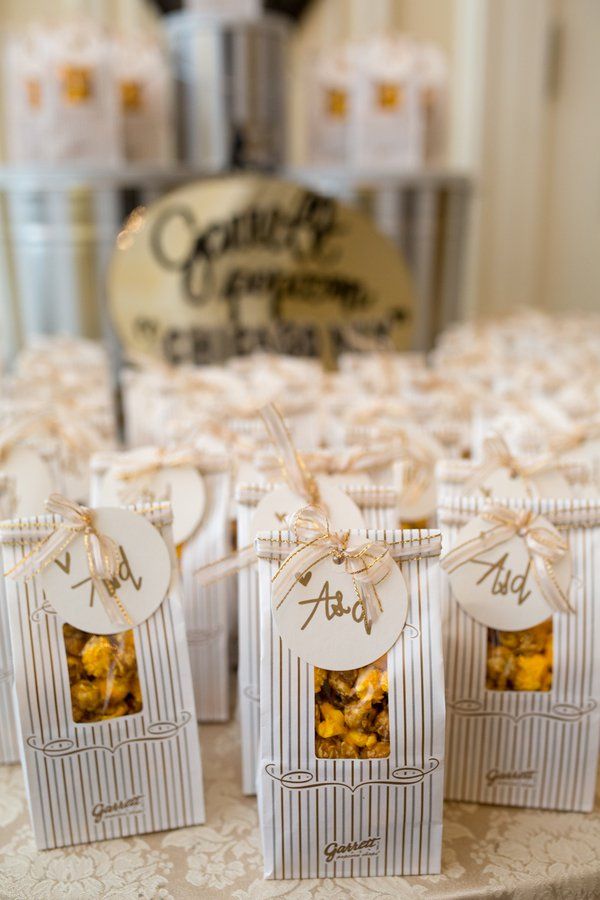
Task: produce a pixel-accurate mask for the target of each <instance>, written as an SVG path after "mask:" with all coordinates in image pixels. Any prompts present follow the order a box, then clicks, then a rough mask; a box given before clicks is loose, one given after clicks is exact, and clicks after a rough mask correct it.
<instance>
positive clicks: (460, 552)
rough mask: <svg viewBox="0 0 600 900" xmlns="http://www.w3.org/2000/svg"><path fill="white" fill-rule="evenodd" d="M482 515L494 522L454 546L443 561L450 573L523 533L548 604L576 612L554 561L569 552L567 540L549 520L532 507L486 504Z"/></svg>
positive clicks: (556, 610)
mask: <svg viewBox="0 0 600 900" xmlns="http://www.w3.org/2000/svg"><path fill="white" fill-rule="evenodd" d="M479 516H480V517H481V518H482V519H484V520H485V521H486V522H491V523H492V528H489V529H488V530H487V531H482V532H481V533H480V534H478V535H476V536H475V537H473V538H471V539H470V540H467V541H464V542H463V543H462V544H458V545H457V546H455V547H453V548H452V549H451V550H450V551H449V552H448V553H446V555H445V556H444V557H442V559H441V560H440V565H441V567H442V569H444V570H445V571H446V572H448V573H449V574H452V572H455V571H456V569H458V568H460V567H461V566H463V565H464V564H465V563H467V562H470V561H471V560H473V559H476V558H477V556H479V554H480V553H484V552H486V551H488V550H493V549H494V548H495V547H498V546H500V545H501V544H504V543H506V542H507V541H510V540H511V538H514V537H520V538H521V539H522V540H523V541H524V542H525V546H526V548H527V553H528V556H529V559H530V560H531V563H532V569H533V574H534V577H535V579H536V581H537V584H538V586H539V588H540V591H541V593H542V596H543V598H544V600H545V601H546V603H547V604H548V606H549V607H550V608H551V609H552V610H554V611H555V612H573V611H574V610H573V608H572V606H571V605H570V603H569V599H568V597H567V595H566V593H565V592H564V591H563V589H562V588H561V587H560V585H559V584H558V581H557V578H556V574H555V572H554V565H555V563H557V562H558V561H559V560H561V559H562V558H563V557H564V555H565V554H566V553H567V552H568V550H569V546H568V544H567V543H566V542H565V541H564V540H563V539H562V538H561V536H560V535H559V534H558V533H557V532H555V531H554V530H553V529H551V528H549V527H548V524H547V523H546V521H545V520H544V519H543V518H542V517H541V516H539V515H536V514H535V513H533V512H531V510H522V509H521V510H518V509H511V508H510V507H508V506H499V505H498V506H487V507H485V508H484V509H483V510H482V511H481V512H480V513H479Z"/></svg>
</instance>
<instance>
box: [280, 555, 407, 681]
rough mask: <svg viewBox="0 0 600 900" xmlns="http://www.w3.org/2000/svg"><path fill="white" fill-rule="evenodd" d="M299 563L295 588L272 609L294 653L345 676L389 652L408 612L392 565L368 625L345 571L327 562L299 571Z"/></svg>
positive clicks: (379, 587) (402, 585)
mask: <svg viewBox="0 0 600 900" xmlns="http://www.w3.org/2000/svg"><path fill="white" fill-rule="evenodd" d="M297 560H298V563H297V564H298V567H299V571H298V573H297V576H296V584H295V585H294V587H293V588H292V590H291V591H290V593H289V594H288V595H287V597H286V598H285V600H283V602H282V603H280V605H279V608H278V609H276V608H274V609H273V615H274V618H275V623H276V625H277V628H278V629H279V631H280V633H281V636H282V638H283V640H284V641H285V643H286V645H287V646H289V647H290V649H291V651H292V653H296V654H297V655H298V656H299V657H300V658H301V659H304V660H305V661H306V662H309V663H312V664H313V665H315V666H320V668H322V669H332V670H336V671H344V670H347V669H357V668H359V667H360V666H366V665H369V663H372V662H375V660H376V659H379V657H380V656H382V655H383V654H384V653H386V652H387V651H388V650H389V649H390V647H393V645H394V644H395V643H396V641H397V640H398V638H399V636H400V634H401V632H402V629H403V628H404V624H405V622H406V614H407V611H408V593H407V590H406V584H405V581H404V578H403V576H402V573H401V572H400V569H399V568H398V566H397V565H396V564H395V563H394V564H393V565H392V566H391V567H390V570H389V573H388V574H387V575H386V577H385V578H384V579H383V580H382V581H380V582H379V584H378V585H377V587H376V590H377V595H378V597H379V600H380V603H381V608H382V611H378V615H376V616H375V617H374V618H373V620H372V621H368V619H367V618H365V611H364V608H363V604H362V603H361V601H360V600H359V599H358V595H357V593H356V589H355V586H354V582H353V580H352V576H351V575H348V574H347V573H346V571H345V569H344V566H343V565H337V564H336V563H334V562H333V560H332V558H331V557H330V556H327V557H326V558H325V559H323V560H321V561H320V562H317V563H315V565H314V566H313V567H312V568H311V569H308V570H307V571H303V570H302V562H301V560H302V555H301V554H298V557H297ZM289 565H293V562H290V563H289Z"/></svg>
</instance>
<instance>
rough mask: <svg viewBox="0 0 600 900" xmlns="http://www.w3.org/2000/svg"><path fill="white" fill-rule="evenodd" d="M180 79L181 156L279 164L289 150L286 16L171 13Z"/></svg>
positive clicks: (210, 167) (216, 167)
mask: <svg viewBox="0 0 600 900" xmlns="http://www.w3.org/2000/svg"><path fill="white" fill-rule="evenodd" d="M166 21H167V29H168V33H169V39H170V44H171V51H172V57H173V66H174V70H175V78H176V83H177V119H178V122H177V134H178V156H179V159H180V160H182V161H184V162H186V163H188V164H191V165H194V166H198V167H200V168H202V169H204V170H205V171H207V172H216V171H223V170H228V169H231V168H256V169H261V170H267V171H268V170H272V169H275V168H277V167H279V166H281V165H282V163H283V159H284V151H285V120H286V116H285V78H286V71H287V70H286V49H287V48H286V44H287V35H288V27H287V23H286V21H285V20H284V19H282V18H280V17H279V16H276V15H265V16H263V17H261V18H260V19H256V20H246V21H231V20H229V21H228V20H227V19H225V18H219V17H217V16H209V15H203V14H201V13H190V12H183V13H174V14H173V15H170V16H167V17H166Z"/></svg>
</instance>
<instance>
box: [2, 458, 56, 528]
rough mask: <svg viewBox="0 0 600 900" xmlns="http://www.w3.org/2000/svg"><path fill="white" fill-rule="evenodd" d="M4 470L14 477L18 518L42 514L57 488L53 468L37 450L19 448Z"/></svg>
mask: <svg viewBox="0 0 600 900" xmlns="http://www.w3.org/2000/svg"><path fill="white" fill-rule="evenodd" d="M2 471H3V472H4V473H5V474H6V475H10V476H11V478H14V483H15V493H16V504H15V509H14V515H15V517H27V516H39V515H42V514H43V513H44V511H45V510H44V504H45V502H46V499H47V498H48V497H49V496H50V494H51V493H52V491H54V490H56V488H57V485H56V483H55V481H54V478H53V477H52V471H51V469H50V466H49V465H48V463H47V462H46V461H45V460H44V459H43V458H42V457H41V456H40V454H39V453H37V452H36V451H35V450H34V449H33V447H27V446H26V445H24V444H21V445H18V446H16V447H14V448H13V449H12V450H11V451H10V452H9V453H8V454H7V456H6V458H5V459H4V460H3V462H2Z"/></svg>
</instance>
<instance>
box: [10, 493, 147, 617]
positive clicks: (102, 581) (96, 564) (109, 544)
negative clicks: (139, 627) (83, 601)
mask: <svg viewBox="0 0 600 900" xmlns="http://www.w3.org/2000/svg"><path fill="white" fill-rule="evenodd" d="M46 509H47V511H48V512H49V513H52V514H53V515H57V516H61V517H62V519H63V521H62V522H61V523H60V525H59V526H58V527H57V528H56V529H55V531H53V532H52V534H51V535H50V536H49V537H47V538H46V540H44V541H42V543H41V544H39V545H38V546H37V547H36V548H35V549H34V550H32V551H31V553H28V554H27V556H24V557H23V559H21V560H19V562H18V563H17V564H16V566H13V568H12V569H10V570H9V571H8V572H6V573H5V574H6V575H8V576H10V577H11V578H14V579H16V578H23V579H25V580H28V579H30V578H33V577H34V576H35V575H38V574H39V573H40V572H42V571H43V570H44V569H46V568H47V567H48V566H49V565H50V564H51V563H53V562H55V561H56V560H57V559H58V558H59V556H61V554H62V553H64V551H65V550H66V549H67V547H69V545H70V544H72V543H73V541H74V540H75V539H76V538H77V537H79V536H82V537H83V542H84V545H85V551H86V556H87V561H88V568H89V572H90V576H91V579H92V584H93V585H94V588H95V589H96V591H97V593H98V596H99V597H100V600H101V602H102V605H103V606H104V609H105V611H106V614H107V616H108V617H109V619H110V621H111V622H113V623H114V624H115V625H124V626H127V625H129V626H131V625H132V624H133V623H132V620H131V618H130V616H129V614H128V612H127V610H126V609H125V606H124V604H123V602H122V601H121V600H120V599H119V597H118V596H117V594H116V591H115V588H114V581H115V579H116V578H117V575H118V572H119V566H120V564H121V561H122V557H121V551H120V549H119V545H118V544H117V542H116V541H114V540H113V539H112V538H111V537H109V536H108V535H107V534H103V533H102V532H101V531H98V529H97V528H96V526H95V524H94V511H93V510H91V509H88V507H87V506H79V504H77V503H74V502H73V501H72V500H67V498H66V497H63V496H61V494H51V495H50V497H49V498H48V499H47V500H46Z"/></svg>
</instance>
